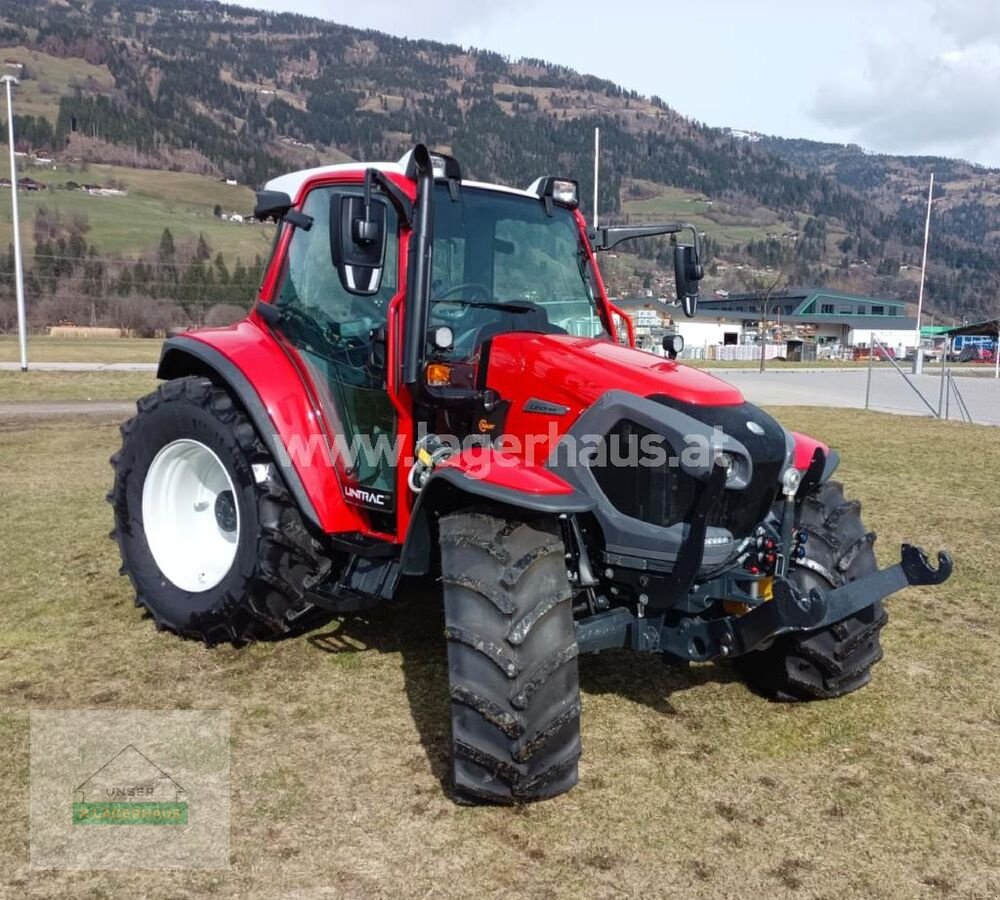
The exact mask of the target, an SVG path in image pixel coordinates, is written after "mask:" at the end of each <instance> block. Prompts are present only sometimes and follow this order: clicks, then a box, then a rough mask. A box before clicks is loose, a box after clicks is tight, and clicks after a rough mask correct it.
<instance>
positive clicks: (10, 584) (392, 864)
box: [0, 408, 1000, 898]
mask: <svg viewBox="0 0 1000 900" xmlns="http://www.w3.org/2000/svg"><path fill="white" fill-rule="evenodd" d="M780 415H781V418H782V420H783V421H784V422H785V424H786V425H788V426H789V427H793V428H796V429H799V430H803V431H806V432H811V433H814V434H816V435H818V436H820V437H822V438H824V439H826V440H828V441H830V442H831V443H832V444H833V445H834V446H836V447H838V448H839V449H840V450H841V451H842V452H843V454H844V463H843V466H842V471H841V473H840V474H841V476H842V478H843V480H844V481H845V482H846V483H847V484H848V485H849V494H851V495H854V496H857V497H859V498H860V499H861V500H862V501H863V502H864V504H865V510H866V515H867V518H868V522H869V524H870V525H871V526H872V527H873V528H874V529H875V530H877V531H878V532H879V534H880V540H879V543H878V544H877V548H878V549H879V552H880V557H881V561H882V563H883V564H888V563H891V562H893V561H894V559H895V554H896V549H897V548H898V546H899V543H900V542H901V541H902V540H906V539H916V540H918V541H919V542H920V543H921V544H923V545H924V546H925V547H927V548H928V549H932V548H937V547H947V548H949V549H950V550H952V552H953V553H954V556H955V559H956V574H955V576H954V577H953V579H952V580H951V581H950V582H949V583H948V584H947V585H945V586H943V587H940V588H935V589H919V590H910V591H908V592H906V593H905V594H903V595H901V596H897V597H896V598H894V599H893V600H892V601H891V603H890V607H889V608H890V615H891V618H892V621H891V623H890V625H889V627H888V628H887V630H886V632H885V636H884V644H885V648H886V659H885V661H884V662H882V663H881V664H880V665H879V666H878V667H877V668H876V673H875V677H874V680H873V683H872V684H871V685H870V686H869V687H868V688H866V689H865V690H863V691H861V692H859V693H857V694H854V695H851V696H849V697H846V698H843V699H840V700H836V701H830V702H826V703H820V704H813V705H808V706H784V705H775V704H770V703H768V702H766V701H764V700H762V699H760V698H758V697H756V696H754V695H752V694H751V693H749V692H748V691H747V690H746V688H745V687H744V686H743V685H742V684H741V683H740V682H739V681H738V680H736V679H735V677H734V674H733V672H732V671H731V670H730V669H728V668H726V667H721V666H720V667H715V666H699V667H695V668H693V669H692V670H691V671H690V673H687V674H685V673H682V672H678V671H675V670H672V669H669V668H667V667H666V666H664V665H662V663H660V661H659V660H657V659H655V658H642V657H638V656H633V655H628V654H624V653H607V654H603V655H601V656H599V657H588V658H584V659H582V660H581V678H582V686H583V703H584V715H583V724H584V759H583V763H582V765H581V776H582V780H581V784H580V786H579V787H578V788H577V789H576V790H574V791H573V792H571V793H570V794H568V795H566V796H564V797H562V798H559V799H557V800H555V801H552V802H548V803H545V804H542V805H537V806H532V807H529V808H518V809H476V808H463V807H459V806H455V805H454V804H453V803H452V802H451V801H450V800H449V799H448V798H447V796H446V794H445V792H444V790H443V788H442V783H441V779H442V778H443V777H444V773H445V766H446V758H447V748H448V737H447V736H448V719H447V707H446V702H445V690H446V681H445V679H446V670H445V657H444V641H443V640H442V637H441V610H440V602H439V598H438V596H437V594H436V591H435V590H434V588H433V586H413V587H410V588H408V589H406V590H405V591H404V600H403V603H402V604H401V605H399V606H395V607H392V608H387V609H384V610H382V611H378V612H376V613H372V614H369V615H368V616H366V617H364V618H347V619H344V620H342V621H340V620H336V621H333V622H331V623H329V624H328V625H325V626H322V627H319V628H317V629H316V630H314V631H313V632H312V633H310V634H309V635H307V636H303V637H298V638H294V639H289V640H284V641H279V642H274V643H266V644H259V645H254V646H251V647H248V648H245V649H242V650H237V649H233V648H229V647H220V648H216V649H214V650H206V649H205V648H204V647H202V646H201V645H199V644H196V643H193V642H185V641H181V640H179V639H177V638H175V637H173V636H171V635H169V634H166V633H157V632H156V631H155V630H154V629H153V627H152V626H151V624H150V623H149V621H148V620H144V619H143V617H142V616H141V615H140V614H139V612H138V611H137V610H136V609H135V608H134V606H133V604H132V596H131V594H130V592H129V589H128V585H127V583H126V582H125V580H124V579H121V578H119V577H117V576H116V574H115V573H116V570H117V567H118V560H117V554H116V550H115V548H114V546H113V544H112V543H111V542H110V541H108V540H107V538H106V534H107V531H108V529H109V528H110V525H111V515H110V511H109V508H108V507H107V505H106V504H105V503H104V500H103V497H104V493H105V491H106V490H107V488H108V485H109V482H110V477H111V472H110V469H109V467H108V465H107V457H108V456H109V455H110V454H111V452H112V451H113V450H114V449H115V447H116V446H117V444H118V431H117V423H116V422H113V421H100V420H94V419H79V420H74V421H58V422H50V423H47V424H45V425H42V426H35V425H30V424H28V423H20V424H19V423H18V422H16V421H13V422H12V421H9V420H8V421H6V422H3V423H0V497H2V498H3V502H2V503H0V559H2V560H3V575H2V580H0V697H2V700H0V710H2V712H0V782H2V783H3V784H4V786H5V789H6V802H5V810H4V815H3V816H2V817H0V885H3V887H0V894H5V895H7V894H10V895H15V894H16V895H18V896H24V897H51V896H56V895H59V896H62V895H67V896H68V895H75V896H84V895H86V896H106V897H111V896H122V895H129V894H134V895H142V896H146V897H181V896H196V895H197V896H201V895H204V894H212V895H214V896H222V897H243V896H251V895H252V896H255V897H279V896H280V897H285V896H301V897H305V896H308V897H337V898H339V897H376V896H435V897H440V896H455V897H467V896H488V897H493V896H504V897H517V896H567V897H570V896H573V897H575V896H595V897H619V896H623V897H651V896H672V897H685V898H686V897H695V896H705V897H710V896H712V897H714V896H730V897H737V896H764V895H766V896H795V897H834V896H836V897H872V896H878V897H898V898H914V897H969V898H972V897H983V898H985V897H994V896H997V895H998V894H1000V851H998V848H1000V780H998V778H997V775H996V773H997V771H998V769H1000V694H998V691H997V684H998V682H1000V656H998V654H997V651H996V647H997V641H998V639H1000V626H998V617H997V614H998V599H997V598H998V597H1000V574H998V571H997V568H996V562H995V558H994V557H995V553H996V512H995V511H996V509H997V508H998V507H1000V483H998V481H997V479H996V478H993V477H987V478H985V479H984V478H983V477H982V474H983V473H984V472H995V471H996V470H997V468H998V467H1000V444H998V443H997V442H996V441H995V440H992V437H993V432H992V431H987V430H986V429H983V428H977V427H973V426H960V425H957V424H954V423H941V422H932V421H929V420H925V419H909V418H896V417H893V418H889V417H886V416H879V415H877V414H866V413H862V412H853V411H851V412H847V411H844V412H837V413H835V414H832V413H831V412H830V411H829V410H812V409H804V408H786V409H783V410H781V411H780ZM890 423H891V427H890ZM873 434H877V435H878V440H877V441H876V442H873V441H872V435H873ZM76 708H99V709H110V708H125V709H164V710H166V709H178V708H179V709H185V708H204V709H228V710H230V712H231V717H232V737H233V740H232V786H233V792H232V842H231V848H232V850H231V858H232V867H231V869H230V870H228V871H217V872H204V873H198V872H158V873H152V872H117V873H116V872H99V871H94V872H60V871H32V870H30V868H29V866H28V842H29V836H28V825H27V823H28V782H27V779H28V750H29V748H28V711H29V710H30V709H76Z"/></svg>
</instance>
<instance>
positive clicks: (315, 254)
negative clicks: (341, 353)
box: [278, 187, 399, 337]
mask: <svg viewBox="0 0 1000 900" xmlns="http://www.w3.org/2000/svg"><path fill="white" fill-rule="evenodd" d="M334 193H336V194H338V195H343V194H345V193H349V194H356V195H358V196H360V195H361V188H360V187H351V188H319V189H317V190H314V191H312V193H310V194H309V196H308V197H307V198H306V202H305V206H304V208H303V212H304V213H305V214H306V215H307V216H309V217H310V218H311V219H312V220H313V225H312V228H310V229H309V230H308V231H306V230H304V229H302V228H298V229H296V230H295V233H294V234H293V236H292V243H291V246H290V247H289V249H288V260H287V262H286V264H285V273H284V278H283V280H282V285H281V290H280V292H279V294H278V305H279V306H292V307H295V308H296V311H299V312H304V313H307V314H311V315H312V316H314V317H315V318H316V319H317V321H320V320H321V319H326V320H329V321H330V322H334V323H336V324H338V325H340V326H342V327H343V329H344V330H345V331H347V332H350V333H352V335H355V336H358V337H361V336H363V335H362V333H363V332H364V331H365V329H366V328H367V329H368V330H369V331H370V330H371V329H372V328H377V327H378V326H379V325H384V324H385V321H386V317H387V311H388V306H389V301H390V300H391V299H392V298H393V296H394V295H395V294H396V291H397V289H398V287H397V286H398V268H399V267H398V264H397V254H398V240H396V234H397V231H398V223H397V219H396V213H395V210H393V208H392V207H391V206H388V207H387V221H386V228H387V231H388V234H389V240H388V242H387V244H386V252H385V269H384V272H383V275H382V281H381V285H380V287H379V291H378V293H377V294H374V295H373V296H370V297H365V296H357V295H355V294H352V293H351V292H350V291H348V290H347V289H346V288H345V287H344V286H343V284H342V283H341V280H340V276H339V274H338V273H337V269H336V267H335V266H334V264H333V258H332V256H331V253H330V201H331V198H332V196H333V194H334Z"/></svg>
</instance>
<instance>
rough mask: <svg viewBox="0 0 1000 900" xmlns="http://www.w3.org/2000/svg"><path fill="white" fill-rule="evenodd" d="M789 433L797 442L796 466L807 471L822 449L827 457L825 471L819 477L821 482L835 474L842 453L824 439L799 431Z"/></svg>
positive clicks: (794, 462)
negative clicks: (832, 447)
mask: <svg viewBox="0 0 1000 900" xmlns="http://www.w3.org/2000/svg"><path fill="white" fill-rule="evenodd" d="M789 434H791V436H792V440H793V441H794V442H795V455H794V459H793V464H794V466H795V468H796V469H799V470H800V471H802V472H805V471H806V470H807V469H808V468H809V466H810V465H811V464H812V461H813V456H814V455H815V453H816V451H817V450H822V451H823V455H824V456H825V457H826V465H825V466H824V467H823V473H822V474H821V475H820V477H819V483H820V484H823V483H824V482H826V481H828V480H829V479H830V476H832V475H833V473H834V470H835V469H836V468H837V466H839V465H840V454H839V453H838V452H837V451H836V450H831V449H830V448H829V447H828V446H827V445H826V444H824V443H823V442H822V441H818V440H816V438H811V437H809V436H808V435H806V434H799V433H798V432H797V431H791V432H789Z"/></svg>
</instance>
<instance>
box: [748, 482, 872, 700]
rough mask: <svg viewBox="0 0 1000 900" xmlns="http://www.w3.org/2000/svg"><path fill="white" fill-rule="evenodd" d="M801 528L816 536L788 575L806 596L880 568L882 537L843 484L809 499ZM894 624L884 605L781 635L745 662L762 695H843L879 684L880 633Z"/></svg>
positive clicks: (780, 697) (823, 487) (805, 697)
mask: <svg viewBox="0 0 1000 900" xmlns="http://www.w3.org/2000/svg"><path fill="white" fill-rule="evenodd" d="M796 528H798V529H802V530H804V531H805V532H806V533H807V535H808V540H807V542H806V545H805V546H806V556H805V560H804V565H793V566H792V567H791V571H790V572H789V576H788V577H789V579H790V580H791V581H792V582H793V583H794V584H795V585H796V586H797V587H798V588H799V589H800V590H802V591H808V590H810V589H812V588H819V589H821V590H829V589H830V588H831V587H838V586H840V585H841V584H846V583H847V582H849V581H854V580H856V579H857V578H860V577H861V576H863V575H867V574H869V573H870V572H874V571H875V570H876V569H877V568H878V564H877V562H876V560H875V552H874V550H873V549H872V545H873V544H874V542H875V535H874V533H873V532H870V531H868V530H867V529H866V528H865V526H864V523H863V522H862V520H861V504H860V503H858V502H857V501H847V500H845V499H844V489H843V487H842V486H841V484H840V483H839V482H836V481H828V482H826V483H825V484H822V485H820V486H819V487H818V488H817V489H816V491H815V492H814V493H812V494H810V495H809V496H807V497H806V498H805V499H804V500H803V501H802V505H801V510H800V513H799V519H798V522H797V524H796ZM887 621H888V616H887V615H886V612H885V610H884V609H883V607H882V601H881V600H878V601H876V602H875V603H873V604H872V605H871V606H869V607H866V608H865V609H863V610H861V612H859V613H857V614H856V615H853V616H849V617H848V618H846V619H843V620H841V621H840V622H837V623H835V624H834V625H831V626H829V627H828V628H823V629H820V630H819V631H811V632H806V633H804V634H788V635H784V636H782V637H779V638H777V639H776V640H775V642H774V643H773V644H772V645H771V646H770V647H769V648H767V649H766V650H762V651H758V652H754V653H748V654H747V655H746V656H744V657H742V658H741V659H739V660H738V661H737V664H738V665H739V667H740V670H741V671H742V673H743V676H744V678H745V680H746V681H747V683H748V684H749V685H750V686H751V687H752V688H753V689H754V690H756V691H757V692H758V693H761V694H764V695H765V696H768V697H772V698H774V699H775V700H783V701H791V702H794V701H802V700H827V699H830V698H833V697H840V696H842V695H843V694H849V693H851V692H852V691H856V690H858V688H861V687H864V686H865V685H866V684H868V682H869V681H870V680H871V674H872V667H873V666H874V665H875V663H877V662H878V661H879V660H880V659H881V658H882V644H881V641H880V633H881V631H882V628H883V627H884V626H885V624H886V622H887Z"/></svg>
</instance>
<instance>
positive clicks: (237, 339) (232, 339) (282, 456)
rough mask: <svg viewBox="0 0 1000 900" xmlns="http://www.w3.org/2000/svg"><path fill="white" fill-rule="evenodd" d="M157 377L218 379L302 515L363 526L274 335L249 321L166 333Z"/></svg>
mask: <svg viewBox="0 0 1000 900" xmlns="http://www.w3.org/2000/svg"><path fill="white" fill-rule="evenodd" d="M157 375H158V377H160V378H165V379H168V378H180V377H183V376H185V375H204V376H206V377H209V378H212V379H213V380H216V381H219V382H221V383H223V384H225V385H226V386H227V387H228V388H229V389H230V391H232V393H233V395H234V396H235V397H236V398H237V399H238V400H239V402H240V404H241V405H242V406H243V408H244V409H245V410H246V412H247V415H249V417H250V419H251V420H252V421H253V423H254V425H255V427H256V429H257V432H258V434H259V435H260V437H261V439H262V440H263V441H264V443H265V444H266V445H267V448H268V450H270V451H271V454H272V455H273V456H274V460H275V464H276V465H277V466H278V467H279V468H280V469H281V473H282V476H283V477H284V479H285V483H286V484H287V485H288V488H289V490H290V491H291V492H292V495H293V496H294V497H295V502H296V504H297V505H298V506H299V508H300V509H301V511H302V514H303V515H304V516H305V517H306V518H307V519H308V520H309V521H310V522H311V523H312V524H313V525H315V526H316V527H317V528H319V529H321V530H322V531H324V532H327V533H336V532H365V531H367V530H368V527H367V523H366V522H365V520H364V519H363V518H362V517H361V515H360V514H359V512H358V511H357V510H356V509H355V508H354V507H352V506H350V505H349V504H347V503H346V502H345V501H344V498H343V494H342V493H341V490H340V486H339V481H338V478H337V471H336V466H335V460H334V458H333V454H332V451H331V449H330V442H329V441H328V439H327V436H326V434H325V432H324V430H323V425H322V420H321V417H320V415H319V412H318V410H317V408H316V405H315V404H314V403H313V402H312V400H311V399H310V395H309V392H308V390H307V388H306V386H305V384H304V383H303V381H302V378H301V376H300V375H299V372H298V370H297V369H296V368H295V366H294V365H293V363H292V362H291V360H290V359H289V358H288V356H287V354H286V353H285V352H284V350H282V348H281V346H280V345H279V344H278V342H277V341H276V340H275V339H274V337H273V336H272V335H271V334H270V333H268V332H267V331H265V330H264V329H262V328H261V327H259V326H258V325H257V324H255V323H254V322H252V321H250V320H244V321H242V322H239V323H237V324H236V325H231V326H229V327H228V328H219V329H206V330H204V331H198V332H193V333H191V334H189V335H183V336H180V337H174V338H170V339H169V340H168V341H167V342H166V343H165V344H164V346H163V351H162V354H161V356H160V365H159V369H158V371H157Z"/></svg>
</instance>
